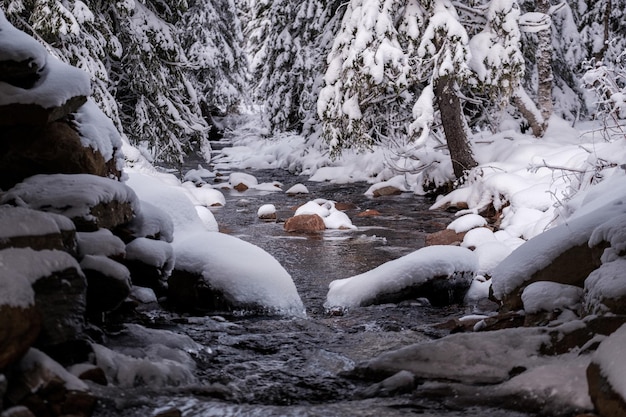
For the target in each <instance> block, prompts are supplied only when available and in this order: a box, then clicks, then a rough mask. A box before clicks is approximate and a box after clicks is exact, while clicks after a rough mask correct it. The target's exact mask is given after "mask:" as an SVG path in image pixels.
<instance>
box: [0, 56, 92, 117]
mask: <svg viewBox="0 0 626 417" xmlns="http://www.w3.org/2000/svg"><path fill="white" fill-rule="evenodd" d="M40 76H41V78H40V79H39V81H37V83H36V84H35V86H34V87H32V88H30V89H23V88H20V87H16V86H13V85H11V84H7V83H5V82H2V81H0V106H2V105H7V104H12V103H19V104H38V105H40V106H41V107H43V108H46V109H49V108H52V107H60V106H61V105H63V104H64V103H65V102H67V101H68V100H69V99H71V98H73V97H79V96H83V97H88V96H89V95H91V81H90V79H89V74H87V73H86V72H85V71H83V70H80V69H78V68H76V67H72V66H71V65H68V64H64V63H63V62H61V61H59V60H58V59H56V58H54V57H52V56H48V59H47V61H46V65H45V67H44V68H43V69H42V71H41V72H40Z"/></svg>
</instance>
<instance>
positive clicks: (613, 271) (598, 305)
mask: <svg viewBox="0 0 626 417" xmlns="http://www.w3.org/2000/svg"><path fill="white" fill-rule="evenodd" d="M625 297H626V259H625V258H618V259H616V260H614V261H611V262H608V263H605V264H603V265H601V266H600V268H598V269H596V270H595V271H593V272H592V273H591V274H590V275H589V277H588V278H587V279H586V280H585V311H587V312H589V313H590V314H604V313H610V312H611V311H610V309H609V308H608V307H607V306H606V305H605V304H604V303H603V301H605V300H606V299H612V300H614V302H616V301H621V300H623V299H624V298H625Z"/></svg>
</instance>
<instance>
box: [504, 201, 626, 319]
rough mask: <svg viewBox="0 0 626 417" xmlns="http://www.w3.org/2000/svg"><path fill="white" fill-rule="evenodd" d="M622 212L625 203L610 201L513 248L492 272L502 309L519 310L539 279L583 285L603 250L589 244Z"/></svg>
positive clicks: (598, 264)
mask: <svg viewBox="0 0 626 417" xmlns="http://www.w3.org/2000/svg"><path fill="white" fill-rule="evenodd" d="M623 211H626V207H625V206H624V205H623V204H617V203H611V204H608V205H606V206H604V207H601V208H599V209H598V210H596V211H593V212H591V213H589V214H587V215H583V216H580V217H576V218H573V219H570V220H568V221H567V223H565V224H562V225H559V226H556V227H554V228H552V229H549V230H547V231H545V232H543V233H541V234H539V235H537V236H535V237H534V238H532V239H530V240H528V241H527V242H526V243H524V244H523V245H521V246H520V247H518V248H517V249H516V250H514V251H513V252H512V253H511V254H510V255H509V256H508V257H507V258H505V259H504V260H503V261H502V262H501V263H500V264H499V265H498V266H497V267H496V268H495V269H494V271H493V278H492V280H493V286H492V288H493V293H494V296H495V298H496V299H498V300H500V302H501V304H502V307H503V309H505V310H518V309H520V308H521V307H522V301H521V294H522V291H523V290H524V288H525V287H526V286H527V285H529V284H531V283H533V282H536V281H553V282H558V283H561V284H568V285H575V286H577V287H581V288H582V287H583V286H584V282H585V279H587V277H588V276H589V274H590V273H591V272H593V271H594V270H595V269H596V268H598V267H599V266H600V256H601V250H600V249H597V248H590V247H589V243H588V242H589V239H590V237H591V235H592V233H593V231H594V229H595V228H596V227H598V226H600V225H602V224H603V223H605V221H606V219H607V218H612V217H615V216H618V215H620V214H622V212H623Z"/></svg>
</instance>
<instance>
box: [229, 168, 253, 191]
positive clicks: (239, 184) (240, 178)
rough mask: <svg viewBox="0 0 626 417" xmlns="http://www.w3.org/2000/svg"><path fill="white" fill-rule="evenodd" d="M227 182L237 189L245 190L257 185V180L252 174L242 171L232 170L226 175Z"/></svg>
mask: <svg viewBox="0 0 626 417" xmlns="http://www.w3.org/2000/svg"><path fill="white" fill-rule="evenodd" d="M228 184H229V185H230V186H231V187H232V188H234V189H235V190H237V191H246V190H247V189H248V188H254V187H256V186H257V185H259V181H258V180H257V179H256V177H255V176H254V175H250V174H246V173H244V172H233V173H232V174H230V176H229V177H228Z"/></svg>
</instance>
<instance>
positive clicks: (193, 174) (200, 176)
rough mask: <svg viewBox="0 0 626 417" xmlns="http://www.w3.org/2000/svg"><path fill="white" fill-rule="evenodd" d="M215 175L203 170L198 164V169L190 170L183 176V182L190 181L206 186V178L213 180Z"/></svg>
mask: <svg viewBox="0 0 626 417" xmlns="http://www.w3.org/2000/svg"><path fill="white" fill-rule="evenodd" d="M215 177H216V174H215V173H214V172H212V171H209V170H208V169H206V168H204V167H203V166H202V165H200V164H198V168H196V169H190V170H189V171H187V172H186V173H185V175H184V176H183V180H184V181H191V182H193V183H196V184H200V185H202V184H206V181H205V180H206V179H207V178H215Z"/></svg>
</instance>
